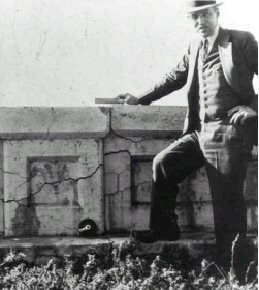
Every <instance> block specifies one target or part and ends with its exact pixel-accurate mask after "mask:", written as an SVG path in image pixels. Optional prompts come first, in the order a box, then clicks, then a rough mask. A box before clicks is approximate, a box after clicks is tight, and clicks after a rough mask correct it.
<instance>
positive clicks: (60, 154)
mask: <svg viewBox="0 0 259 290" xmlns="http://www.w3.org/2000/svg"><path fill="white" fill-rule="evenodd" d="M185 112H186V108H185V107H156V106H148V107H147V106H137V107H132V106H120V105H117V106H105V107H104V106H101V107H96V106H95V107H86V108H1V109H0V234H1V235H2V236H5V237H8V236H64V235H66V236H75V235H77V234H78V224H79V222H80V221H82V220H83V219H86V218H91V219H93V220H94V221H95V222H96V224H97V227H98V234H102V233H105V232H119V233H121V232H125V231H130V230H132V229H136V230H148V222H149V207H150V188H151V176H152V171H151V165H152V159H153V157H154V156H155V155H156V154H157V153H158V152H159V151H161V150H162V149H164V148H165V147H167V146H168V145H169V144H170V143H171V142H173V141H174V140H176V139H177V138H178V137H179V135H180V134H181V130H182V127H183V121H184V117H185ZM245 199H246V202H247V216H248V228H249V231H250V232H253V231H256V230H257V153H256V152H254V154H253V160H251V162H250V164H249V168H248V173H247V179H246V184H245ZM177 212H178V215H179V222H180V224H181V226H182V229H184V230H185V231H186V232H193V231H196V232H197V231H203V232H212V231H213V229H214V225H213V211H212V201H211V196H210V193H209V187H208V181H207V175H206V172H205V169H204V168H201V169H200V170H198V171H197V172H194V173H193V174H192V175H191V176H190V177H189V178H187V179H186V180H185V181H184V183H183V184H182V186H181V194H180V196H179V200H178V204H177Z"/></svg>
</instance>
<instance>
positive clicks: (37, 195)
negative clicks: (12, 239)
mask: <svg viewBox="0 0 259 290" xmlns="http://www.w3.org/2000/svg"><path fill="white" fill-rule="evenodd" d="M50 142H51V146H50V144H49V143H50ZM101 148H102V141H101V140H100V141H96V140H93V139H82V140H78V139H74V140H34V141H26V140H24V141H14V140H13V141H11V142H6V143H5V149H4V151H5V154H4V155H5V156H6V157H7V158H8V161H9V162H8V163H6V164H5V167H4V171H3V175H4V178H5V196H4V208H5V220H6V222H5V234H6V235H76V234H77V227H78V224H79V222H80V221H81V220H82V219H85V218H92V219H94V220H95V221H96V223H97V225H98V229H99V233H101V232H102V231H103V208H102V199H103V197H102V188H101V187H100V186H99V184H102V169H103V161H102V160H103V157H102V155H101V152H102V149H101ZM46 149H47V150H46ZM21 152H22V154H21ZM42 152H45V153H44V155H42ZM14 169H15V170H14ZM4 172H19V174H5V173H4ZM21 176H22V177H23V176H27V179H26V180H25V181H24V180H23V178H22V177H21Z"/></svg>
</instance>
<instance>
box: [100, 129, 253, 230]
mask: <svg viewBox="0 0 259 290" xmlns="http://www.w3.org/2000/svg"><path fill="white" fill-rule="evenodd" d="M130 134H131V133H130ZM172 142H173V139H164V140H163V139H161V138H159V139H155V138H154V139H152V140H150V139H146V140H145V139H140V138H137V137H122V136H121V137H119V136H116V135H114V136H110V137H109V138H106V139H105V142H104V160H105V167H104V174H105V175H104V179H105V189H104V190H105V209H106V229H107V230H110V231H122V230H126V231H130V230H131V229H135V230H148V229H149V211H150V207H149V206H150V199H151V195H150V193H151V180H152V159H153V157H154V156H155V155H156V154H157V153H158V152H160V151H161V150H163V149H164V148H165V147H167V146H168V145H169V144H171V143H172ZM245 199H246V203H247V218H248V229H249V230H250V231H255V230H256V229H257V163H256V162H254V160H252V161H251V162H250V164H249V168H248V174H247V179H246V185H245ZM176 213H177V214H178V216H179V224H180V226H181V228H182V229H183V230H185V231H193V230H196V231H197V230H198V231H211V232H212V231H214V217H213V207H212V199H211V194H210V190H209V185H208V178H207V174H206V170H205V167H203V168H201V169H200V170H198V171H196V172H194V173H193V174H192V175H191V176H190V177H188V178H186V180H185V181H184V182H183V184H182V185H181V187H180V194H179V197H178V200H177V208H176Z"/></svg>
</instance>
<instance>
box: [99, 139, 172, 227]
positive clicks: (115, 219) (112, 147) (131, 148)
mask: <svg viewBox="0 0 259 290" xmlns="http://www.w3.org/2000/svg"><path fill="white" fill-rule="evenodd" d="M172 141H173V139H170V140H168V139H165V140H162V139H159V140H158V139H152V140H141V139H139V138H135V137H131V138H129V139H128V138H117V137H112V136H111V137H109V138H106V139H105V140H104V180H105V186H104V192H105V199H106V201H105V204H106V207H105V212H106V218H105V222H106V229H107V230H130V229H132V228H134V229H136V230H145V229H147V225H148V220H149V215H148V211H149V206H147V205H142V206H137V205H135V204H134V198H136V195H137V196H139V195H141V192H140V191H141V190H142V193H143V188H142V189H140V188H141V187H140V184H139V183H140V180H138V179H137V177H138V176H139V174H140V176H139V177H140V179H144V180H143V184H142V185H143V187H144V188H145V189H146V190H148V188H146V187H145V184H146V181H147V180H149V182H150V174H151V172H152V171H151V170H148V171H146V170H145V168H144V169H143V170H142V171H141V172H139V173H138V174H137V173H136V174H135V173H134V170H133V169H134V167H133V166H132V164H133V163H134V164H135V165H136V164H137V163H138V162H142V161H143V163H144V164H146V163H145V162H149V161H150V159H152V157H153V156H154V155H155V154H156V153H157V152H159V151H161V150H162V149H163V148H165V147H166V146H168V145H169V144H170V143H171V142H172ZM140 168H141V167H138V169H140ZM145 174H147V175H148V176H147V177H146V176H145ZM134 175H135V179H136V180H135V182H136V184H137V186H134V183H133V176H134ZM145 194H147V191H145ZM149 194H150V192H149ZM140 199H142V200H144V201H145V196H144V195H143V196H142V197H141V198H140Z"/></svg>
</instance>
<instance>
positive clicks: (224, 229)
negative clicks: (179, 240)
mask: <svg viewBox="0 0 259 290" xmlns="http://www.w3.org/2000/svg"><path fill="white" fill-rule="evenodd" d="M247 132H249V128H246V127H245V126H233V125H231V124H229V120H215V121H212V122H208V123H203V124H201V130H200V131H199V132H198V131H196V132H193V133H189V134H185V135H184V136H183V137H181V138H180V139H179V140H177V141H175V142H174V143H172V144H171V145H170V146H169V147H167V148H166V149H164V150H163V151H161V152H160V153H158V155H157V156H155V158H154V160H153V184H152V195H151V212H150V229H151V231H153V232H154V233H159V235H160V236H163V234H164V236H167V233H168V232H170V219H172V218H173V217H174V209H175V203H176V197H177V195H178V193H179V188H178V185H179V183H181V182H182V181H183V180H184V179H185V178H186V177H187V176H188V175H190V173H192V172H193V171H194V170H197V169H198V168H200V167H202V166H204V165H205V166H206V170H207V175H208V180H209V187H210V192H211V196H212V203H213V211H214V224H215V235H216V242H217V248H218V253H219V255H221V256H222V257H223V256H224V255H230V249H231V244H232V241H233V240H234V238H235V236H236V235H237V233H239V234H240V236H242V237H244V238H245V236H246V231H247V214H246V205H245V200H244V195H243V187H244V181H245V176H246V170H247V165H248V161H249V159H250V158H251V150H252V144H251V142H250V137H249V135H248V134H247Z"/></svg>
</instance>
